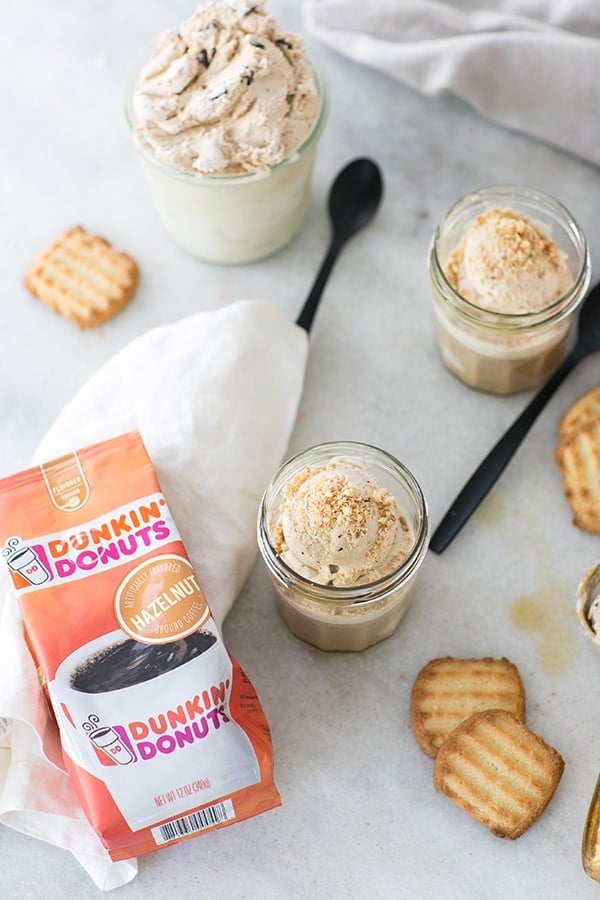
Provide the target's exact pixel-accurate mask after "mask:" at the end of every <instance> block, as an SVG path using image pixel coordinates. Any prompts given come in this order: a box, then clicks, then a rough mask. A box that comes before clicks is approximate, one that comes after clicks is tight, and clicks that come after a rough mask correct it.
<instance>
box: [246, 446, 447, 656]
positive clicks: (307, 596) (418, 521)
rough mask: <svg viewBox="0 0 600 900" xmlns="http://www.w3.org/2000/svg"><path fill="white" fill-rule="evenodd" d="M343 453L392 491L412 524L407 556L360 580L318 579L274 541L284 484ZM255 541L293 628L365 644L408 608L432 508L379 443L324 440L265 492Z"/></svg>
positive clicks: (335, 646) (329, 645)
mask: <svg viewBox="0 0 600 900" xmlns="http://www.w3.org/2000/svg"><path fill="white" fill-rule="evenodd" d="M338 457H342V458H344V459H348V458H349V459H350V460H361V461H362V462H363V463H364V464H365V465H366V468H367V471H368V472H369V474H372V476H373V478H374V479H375V481H377V482H378V484H379V486H380V487H381V488H384V489H385V490H386V491H387V492H388V494H389V495H390V496H392V497H393V498H394V499H395V500H396V503H397V504H398V507H399V508H400V511H401V513H402V515H403V516H404V517H405V518H406V520H407V522H408V524H409V527H410V529H411V531H412V537H413V543H412V546H411V548H410V550H409V552H408V555H407V557H406V558H405V559H404V560H403V561H402V562H401V563H400V565H399V566H398V567H397V568H395V569H394V570H393V571H391V572H390V573H389V574H387V575H385V576H384V577H383V578H380V579H378V580H377V581H373V582H371V583H360V584H357V585H356V586H348V587H346V586H343V587H340V586H333V585H323V584H317V583H315V582H314V581H311V580H309V579H308V578H306V577H304V576H302V575H300V574H298V573H297V572H294V571H293V570H292V569H291V568H290V567H289V566H288V565H287V564H286V563H285V562H284V561H283V559H282V558H281V557H280V556H279V555H278V553H277V552H276V550H275V548H274V544H273V535H274V532H275V526H276V523H277V520H278V517H279V513H280V508H281V503H282V499H283V489H284V487H285V485H286V484H287V483H288V482H289V481H290V480H291V479H292V478H294V477H295V476H296V475H297V474H298V473H299V472H301V471H302V470H304V469H306V468H308V467H310V468H313V467H318V466H323V465H326V464H327V463H329V462H331V460H332V459H335V458H338ZM258 544H259V548H260V551H261V554H262V556H263V559H264V561H265V563H266V566H267V569H268V571H269V574H270V576H271V580H272V582H273V585H274V587H275V601H276V605H277V608H278V610H279V612H280V614H281V616H282V618H283V620H284V622H285V623H286V625H287V626H288V628H289V630H290V631H291V632H292V634H294V635H296V636H297V637H299V638H302V639H303V640H305V641H307V642H308V643H310V644H314V645H315V646H316V647H319V648H320V649H321V650H364V649H365V648H366V647H370V646H371V645H372V644H375V643H377V642H379V641H382V640H383V639H384V638H387V637H389V636H390V635H391V634H393V633H394V631H395V630H396V629H397V627H398V625H399V623H400V620H401V619H402V617H403V616H404V614H405V612H406V611H407V609H408V608H409V605H410V603H411V601H412V598H413V589H414V586H415V580H416V576H417V572H418V571H419V569H420V567H421V564H422V562H423V559H424V558H425V554H426V551H427V547H428V544H429V515H428V512H427V504H426V501H425V497H424V496H423V492H422V490H421V488H420V486H419V484H418V482H417V481H416V479H415V477H414V476H413V475H412V473H411V472H410V471H409V470H408V469H407V468H406V466H404V465H403V464H402V463H401V462H399V461H398V460H397V459H395V458H394V457H393V456H391V455H390V454H389V453H386V452H385V451H383V450H379V449H378V448H376V447H372V446H370V445H369V444H362V443H357V442H353V441H344V442H335V443H327V444H319V445H318V446H316V447H311V448H309V449H308V450H305V451H304V452H303V453H299V454H298V455H297V456H294V457H293V458H292V459H289V460H288V461H287V462H286V463H284V465H283V466H282V467H281V468H280V469H279V471H278V472H277V473H276V474H275V476H274V477H273V479H272V481H271V483H270V484H269V486H268V488H267V490H266V491H265V494H264V496H263V499H262V502H261V506H260V511H259V516H258Z"/></svg>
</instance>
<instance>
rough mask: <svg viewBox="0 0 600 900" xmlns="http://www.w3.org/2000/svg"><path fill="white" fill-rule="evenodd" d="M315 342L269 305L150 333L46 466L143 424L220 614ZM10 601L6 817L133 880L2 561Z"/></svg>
mask: <svg viewBox="0 0 600 900" xmlns="http://www.w3.org/2000/svg"><path fill="white" fill-rule="evenodd" d="M307 352H308V339H307V335H306V332H305V331H303V330H302V329H300V328H298V327H297V326H296V325H293V324H292V323H291V322H289V321H288V320H287V319H286V318H285V317H284V316H283V315H282V314H281V313H279V312H278V311H277V310H276V309H275V308H274V307H273V306H271V305H269V304H267V303H262V302H259V301H244V302H240V303H235V304H231V305H230V306H227V307H225V308H224V309H222V310H218V311H215V312H204V313H198V314H196V315H194V316H190V317H189V318H186V319H183V320H181V321H179V322H176V323H174V324H170V325H165V326H162V327H159V328H155V329H152V330H151V331H149V332H147V333H146V334H144V335H142V336H141V337H139V338H138V339H137V340H135V341H133V342H132V343H131V344H129V345H128V346H127V347H125V348H124V349H123V350H121V351H120V352H119V353H117V354H116V355H115V356H114V357H112V359H110V360H108V362H107V363H105V365H104V366H103V367H102V368H101V369H100V370H99V371H98V372H97V373H96V374H95V375H94V376H93V377H92V378H91V379H90V380H89V381H88V382H87V384H85V385H84V386H83V388H82V389H81V390H80V391H79V393H78V394H77V395H76V396H75V397H74V398H73V400H71V402H70V403H69V404H68V405H67V406H66V407H65V409H64V410H63V412H62V413H61V414H60V415H59V417H58V419H57V420H56V422H55V423H54V425H53V426H52V428H51V429H50V431H49V433H48V434H47V435H46V436H45V438H44V439H43V440H42V442H41V444H40V446H39V447H38V449H37V451H36V453H35V457H34V462H43V461H48V460H50V459H53V458H55V457H56V456H60V455H62V454H63V453H66V452H68V451H71V450H76V449H78V448H80V447H83V446H86V445H87V444H91V443H95V442H97V441H101V440H104V439H105V438H109V437H113V436H114V435H117V434H121V433H123V432H126V431H131V430H133V429H136V428H137V429H139V430H140V432H141V434H142V437H143V439H144V442H145V444H146V447H147V449H148V452H149V454H150V457H151V459H152V460H153V462H154V465H155V468H156V471H157V474H158V478H159V481H160V483H161V487H162V489H163V492H164V494H165V497H166V498H167V502H168V503H169V507H170V509H171V512H172V514H173V517H174V519H175V521H176V523H177V525H178V528H179V531H180V533H181V536H182V538H183V541H184V543H185V545H186V549H187V551H188V554H189V556H190V558H191V561H192V563H193V565H194V568H195V569H196V571H197V574H198V576H199V580H200V581H201V583H202V585H203V588H204V591H205V593H206V598H207V600H208V603H209V606H210V607H211V610H212V613H213V616H214V618H215V619H216V621H217V622H218V623H219V624H221V623H222V622H223V619H224V618H225V616H226V614H227V613H228V611H229V610H230V608H231V606H232V604H233V602H234V600H235V598H236V596H237V594H238V592H239V590H240V588H241V587H242V585H243V583H244V581H245V580H246V578H247V577H248V575H249V572H250V569H251V567H252V564H253V561H254V558H255V555H256V547H257V544H256V518H257V512H258V507H259V502H260V497H261V495H262V492H263V491H264V489H265V488H266V486H267V484H268V482H269V479H270V478H271V476H272V475H273V473H274V471H275V470H276V468H277V467H278V466H279V464H280V462H281V459H282V457H283V454H284V453H285V449H286V446H287V444H288V440H289V436H290V433H291V430H292V427H293V424H294V420H295V417H296V410H297V406H298V402H299V400H300V395H301V392H302V385H303V381H304V372H305V366H306V358H307ZM0 603H1V604H2V606H1V609H0V821H1V822H3V823H4V824H6V825H9V826H11V827H14V828H16V829H18V830H20V831H22V832H24V833H26V834H29V835H33V836H34V837H38V838H41V839H43V840H46V841H49V842H51V843H54V844H57V845H59V846H61V847H64V848H66V849H68V850H70V851H71V852H72V853H73V854H74V855H75V857H76V858H77V859H78V860H79V861H80V863H81V864H82V865H83V866H84V867H85V869H86V870H87V871H88V872H89V874H90V875H91V877H92V878H93V880H94V882H95V883H96V885H97V886H98V887H100V888H102V889H104V890H108V889H111V888H114V887H118V886H119V885H122V884H125V883H126V882H128V881H130V880H131V879H132V878H133V877H134V876H135V874H136V872H137V862H136V860H130V861H125V862H119V863H112V862H111V861H110V860H109V858H108V855H107V853H106V851H105V850H104V849H103V848H102V846H101V844H100V841H99V839H98V838H97V837H96V835H95V833H94V832H93V830H92V828H91V827H90V826H89V824H88V823H87V820H86V819H85V817H84V814H83V812H82V810H81V808H80V806H79V803H78V801H77V798H76V796H75V793H74V791H73V789H72V787H71V783H70V780H69V778H68V777H67V775H66V774H65V773H64V771H63V769H62V762H61V753H60V746H59V741H58V735H57V733H56V729H55V727H54V724H53V720H52V719H51V717H50V715H49V712H48V709H47V706H46V703H45V700H44V698H43V696H42V693H41V691H40V688H39V682H38V679H37V673H36V668H35V665H34V663H33V661H32V659H31V656H30V655H29V652H28V651H27V648H26V646H25V642H24V640H23V632H22V623H21V617H20V613H19V609H18V604H17V600H16V596H15V594H14V591H13V590H12V588H11V587H10V582H9V578H8V574H7V572H6V570H5V569H4V567H1V570H0Z"/></svg>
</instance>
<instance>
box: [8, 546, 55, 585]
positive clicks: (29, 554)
mask: <svg viewBox="0 0 600 900" xmlns="http://www.w3.org/2000/svg"><path fill="white" fill-rule="evenodd" d="M2 555H3V556H4V558H5V559H6V564H7V566H8V568H9V569H12V571H13V572H17V573H18V574H19V575H21V576H22V577H23V578H24V579H25V580H26V581H28V582H29V584H44V582H45V581H48V580H49V578H50V573H49V572H48V571H47V569H46V568H45V566H44V565H43V563H42V562H41V560H40V558H39V557H38V555H37V553H36V552H35V550H32V548H31V547H28V546H27V544H24V543H23V542H22V541H21V539H20V538H18V537H12V538H9V540H8V541H7V542H6V546H5V548H4V550H3V551H2Z"/></svg>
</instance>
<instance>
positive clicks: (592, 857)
mask: <svg viewBox="0 0 600 900" xmlns="http://www.w3.org/2000/svg"><path fill="white" fill-rule="evenodd" d="M581 861H582V862H583V868H584V869H585V871H586V873H587V874H588V875H589V876H590V878H594V879H595V880H596V881H600V775H599V776H598V780H597V781H596V787H595V788H594V795H593V797H592V802H591V803H590V808H589V810H588V814H587V818H586V820H585V828H584V829H583V840H582V842H581Z"/></svg>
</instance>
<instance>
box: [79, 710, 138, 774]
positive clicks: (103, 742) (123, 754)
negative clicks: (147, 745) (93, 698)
mask: <svg viewBox="0 0 600 900" xmlns="http://www.w3.org/2000/svg"><path fill="white" fill-rule="evenodd" d="M83 729H84V731H86V732H87V736H88V738H89V739H90V741H91V742H92V744H93V745H94V747H97V748H98V750H101V751H102V752H103V753H104V754H105V755H106V756H107V757H108V758H109V759H112V760H113V762H115V763H117V765H119V766H126V765H128V764H129V763H132V762H135V757H134V755H133V753H132V752H131V750H130V749H129V748H128V747H127V746H126V745H125V743H124V741H123V738H122V737H121V735H120V734H119V733H118V732H117V731H115V729H114V728H112V727H111V726H110V725H100V719H99V718H98V716H89V717H88V721H87V722H84V723H83Z"/></svg>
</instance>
